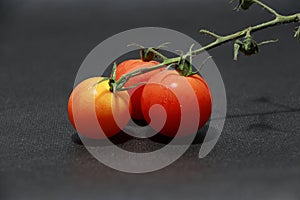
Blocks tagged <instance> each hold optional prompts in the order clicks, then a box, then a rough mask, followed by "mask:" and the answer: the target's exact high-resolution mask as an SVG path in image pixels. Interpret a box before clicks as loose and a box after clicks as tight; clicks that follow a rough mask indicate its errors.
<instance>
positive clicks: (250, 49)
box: [113, 0, 300, 91]
mask: <svg viewBox="0 0 300 200" xmlns="http://www.w3.org/2000/svg"><path fill="white" fill-rule="evenodd" d="M253 4H257V5H258V6H260V7H262V8H264V9H265V10H267V11H268V12H269V13H271V14H272V15H274V18H273V19H272V20H270V21H267V22H264V23H261V24H257V25H255V26H250V27H247V28H245V29H243V30H240V31H238V32H235V33H233V34H229V35H225V36H221V35H218V34H216V33H213V32H211V31H209V30H205V29H202V30H200V33H203V34H206V35H209V36H211V37H213V38H215V40H214V41H213V42H211V43H209V44H207V45H206V46H203V47H202V48H200V49H196V50H193V51H192V50H191V49H192V46H191V48H190V51H189V52H187V53H186V54H184V55H182V56H178V57H174V58H167V57H165V56H164V55H162V54H161V53H159V52H158V49H159V48H144V47H142V46H140V47H142V48H143V50H142V51H141V58H142V59H144V60H149V59H150V60H151V59H153V58H154V57H155V56H157V57H158V58H161V59H162V60H163V61H162V62H161V64H158V65H156V66H153V67H150V68H147V69H138V70H135V71H132V72H130V73H127V74H124V75H123V76H121V77H120V79H119V80H118V81H116V82H114V83H113V84H114V85H115V91H119V90H123V86H124V84H125V83H126V82H127V81H128V80H129V79H130V78H132V77H134V76H138V75H141V74H144V73H148V72H150V71H153V70H156V69H159V68H163V67H165V66H170V65H175V66H176V67H175V69H177V70H178V71H180V73H181V74H182V75H184V76H190V75H192V74H194V72H192V63H191V61H192V57H193V56H195V55H198V54H200V53H202V52H203V51H206V50H210V49H212V48H215V47H218V46H220V45H222V44H225V43H227V42H230V41H233V40H236V41H235V44H234V60H237V55H238V52H239V51H240V52H242V53H244V54H246V55H252V54H256V53H258V46H260V45H263V44H267V43H271V42H275V41H277V40H268V41H264V42H261V43H257V42H256V41H255V40H254V39H253V38H252V36H251V33H254V32H257V31H260V30H263V29H266V28H269V27H273V26H277V25H280V24H287V23H293V22H299V21H300V13H296V14H292V15H281V14H278V13H277V12H276V11H275V10H274V9H272V8H271V7H269V6H267V5H266V4H264V3H262V2H261V1H259V0H240V1H239V5H238V7H237V9H239V8H242V9H244V10H246V9H248V8H249V7H250V6H252V5H253ZM241 37H244V40H243V41H240V40H237V39H239V38H241ZM295 37H298V38H299V39H300V28H299V29H298V30H297V31H296V34H295ZM187 58H189V59H190V63H189V64H188V63H187Z"/></svg>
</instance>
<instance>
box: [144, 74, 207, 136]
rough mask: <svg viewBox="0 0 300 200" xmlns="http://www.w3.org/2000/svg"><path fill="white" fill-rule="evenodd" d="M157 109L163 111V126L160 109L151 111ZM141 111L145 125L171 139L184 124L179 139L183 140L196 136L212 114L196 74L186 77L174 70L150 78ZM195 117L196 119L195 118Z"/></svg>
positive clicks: (204, 85)
mask: <svg viewBox="0 0 300 200" xmlns="http://www.w3.org/2000/svg"><path fill="white" fill-rule="evenodd" d="M156 105H160V106H162V107H163V109H164V112H165V114H166V121H164V124H162V123H163V122H162V121H163V119H162V116H163V114H164V113H163V112H162V111H161V109H154V108H157V107H155V106H156ZM151 107H152V108H151ZM141 108H142V112H143V114H144V117H145V119H146V121H147V122H148V123H149V124H150V126H152V128H153V129H154V130H156V131H159V132H160V133H162V134H163V135H166V136H170V137H174V136H175V135H176V133H177V131H178V130H179V127H180V123H182V122H183V121H184V123H185V124H183V128H182V129H181V130H184V131H183V132H180V133H179V136H186V135H190V134H195V133H196V131H197V130H198V129H200V128H201V127H202V126H203V125H204V124H205V123H206V122H207V121H208V119H209V118H210V115H211V111H212V97H211V93H210V90H209V87H208V85H207V83H206V82H205V80H204V79H203V78H202V77H201V76H199V75H197V74H195V75H191V76H187V77H185V76H181V75H180V74H179V72H177V71H176V70H165V71H164V72H161V73H160V74H159V75H156V76H153V77H152V78H150V80H149V81H148V83H147V84H146V85H145V87H144V90H143V93H142V98H141ZM151 109H153V110H154V112H153V110H151ZM197 115H198V116H199V117H198V118H196V117H195V116H197ZM150 116H151V118H150ZM182 118H183V121H181V120H182ZM192 119H195V120H196V121H193V120H192ZM191 126H196V129H192V128H190V127H191Z"/></svg>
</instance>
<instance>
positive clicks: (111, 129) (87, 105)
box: [68, 77, 131, 139]
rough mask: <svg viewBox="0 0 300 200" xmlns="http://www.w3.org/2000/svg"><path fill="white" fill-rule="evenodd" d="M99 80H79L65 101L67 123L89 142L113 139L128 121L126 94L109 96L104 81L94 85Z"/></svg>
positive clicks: (128, 109) (128, 102)
mask: <svg viewBox="0 0 300 200" xmlns="http://www.w3.org/2000/svg"><path fill="white" fill-rule="evenodd" d="M100 80H102V77H93V78H89V79H86V80H84V81H82V82H81V83H80V84H79V85H77V86H76V87H75V89H74V90H73V91H72V93H71V95H70V98H69V102H68V114H69V119H70V121H71V124H72V125H73V127H74V128H75V129H76V130H77V131H78V132H79V133H80V134H81V135H83V136H85V137H88V138H92V139H103V138H105V137H106V136H107V137H110V136H113V135H115V134H116V133H118V132H120V130H121V129H123V128H124V127H125V126H126V125H127V123H128V122H129V120H130V109H131V106H130V97H129V95H128V93H127V91H122V92H116V94H113V93H112V92H110V90H109V85H108V80H107V81H103V82H101V83H99V84H97V85H95V83H97V82H99V81H100ZM99 125H100V126H101V128H102V130H103V131H101V129H100V126H99ZM103 132H104V134H103ZM105 135H106V136H105Z"/></svg>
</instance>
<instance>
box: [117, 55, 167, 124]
mask: <svg viewBox="0 0 300 200" xmlns="http://www.w3.org/2000/svg"><path fill="white" fill-rule="evenodd" d="M158 64H160V63H159V62H156V61H149V62H146V61H143V60H141V59H137V60H126V61H124V62H122V63H120V64H119V65H118V66H117V70H116V80H119V78H120V77H121V76H122V75H124V74H127V73H129V72H132V71H134V70H138V69H141V68H149V67H153V66H155V65H158ZM162 70H164V68H160V69H157V70H154V71H151V72H148V73H145V74H141V75H138V76H135V77H132V78H130V79H129V80H128V82H127V83H126V84H125V87H130V86H133V85H135V84H139V83H143V82H145V83H146V82H148V80H149V79H150V78H151V77H152V76H153V75H155V74H157V73H159V72H161V71H162ZM143 89H144V85H140V86H138V87H136V88H133V89H130V90H128V93H129V95H130V101H131V105H132V114H131V116H132V118H133V119H138V120H143V119H144V116H143V113H142V110H141V95H142V91H143Z"/></svg>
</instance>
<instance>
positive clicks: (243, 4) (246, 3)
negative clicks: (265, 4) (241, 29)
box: [231, 0, 254, 10]
mask: <svg viewBox="0 0 300 200" xmlns="http://www.w3.org/2000/svg"><path fill="white" fill-rule="evenodd" d="M233 1H235V0H232V1H231V2H233ZM253 3H254V1H253V0H239V3H238V5H237V6H236V7H235V10H240V9H241V8H242V9H243V10H248V9H249V8H250V7H251V5H252V4H253Z"/></svg>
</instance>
